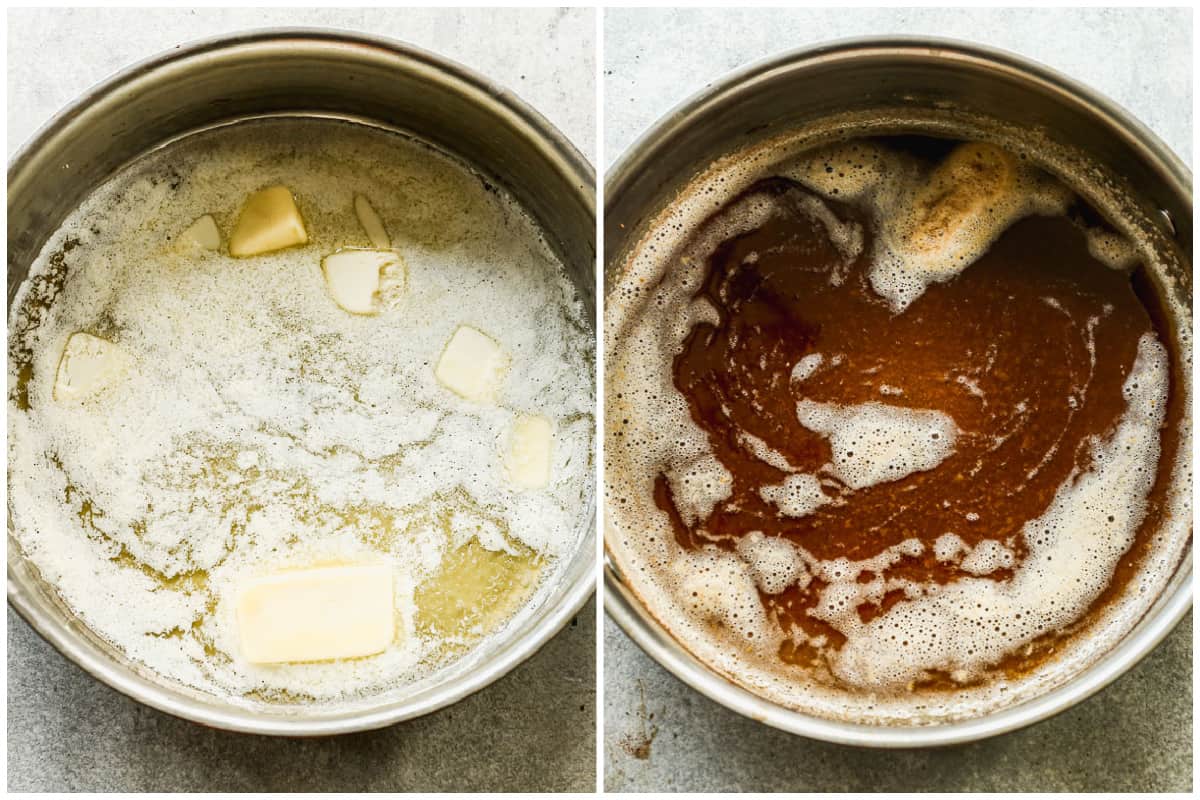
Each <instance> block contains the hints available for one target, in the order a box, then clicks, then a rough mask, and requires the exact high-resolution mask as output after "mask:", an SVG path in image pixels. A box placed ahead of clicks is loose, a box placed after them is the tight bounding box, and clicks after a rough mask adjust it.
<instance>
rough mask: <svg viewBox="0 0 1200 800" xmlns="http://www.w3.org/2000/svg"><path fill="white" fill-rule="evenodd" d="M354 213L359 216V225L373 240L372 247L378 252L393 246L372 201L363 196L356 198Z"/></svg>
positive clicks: (356, 196)
mask: <svg viewBox="0 0 1200 800" xmlns="http://www.w3.org/2000/svg"><path fill="white" fill-rule="evenodd" d="M354 213H355V214H356V215H357V216H358V224H359V225H362V228H363V231H364V232H365V233H366V234H367V238H368V239H370V240H371V246H372V247H374V248H375V249H376V250H387V249H389V248H390V247H391V246H392V240H391V239H390V238H389V237H388V232H387V229H386V228H384V227H383V220H381V219H380V218H379V215H378V214H376V213H375V209H374V208H373V207H372V206H371V201H369V200H367V198H365V197H363V196H362V195H361V194H358V195H355V196H354Z"/></svg>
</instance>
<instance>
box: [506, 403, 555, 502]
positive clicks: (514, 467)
mask: <svg viewBox="0 0 1200 800" xmlns="http://www.w3.org/2000/svg"><path fill="white" fill-rule="evenodd" d="M553 446H554V434H553V431H552V430H551V427H550V420H548V419H546V418H545V417H539V416H536V415H532V414H522V415H521V416H519V417H517V418H516V420H515V421H514V422H513V426H512V430H510V431H509V435H508V450H507V452H506V453H505V454H504V473H505V475H506V476H507V477H508V480H509V482H510V483H512V484H513V485H514V486H517V487H518V488H521V489H541V488H542V487H543V486H545V485H546V484H548V483H549V482H550V453H551V450H552V449H553Z"/></svg>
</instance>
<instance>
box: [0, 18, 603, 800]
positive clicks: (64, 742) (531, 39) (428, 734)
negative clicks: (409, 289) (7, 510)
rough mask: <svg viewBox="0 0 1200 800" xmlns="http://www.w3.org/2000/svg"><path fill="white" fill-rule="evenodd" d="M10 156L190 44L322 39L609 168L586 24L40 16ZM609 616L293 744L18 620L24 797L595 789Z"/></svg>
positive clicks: (17, 748)
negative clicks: (461, 88) (382, 53)
mask: <svg viewBox="0 0 1200 800" xmlns="http://www.w3.org/2000/svg"><path fill="white" fill-rule="evenodd" d="M8 22H9V25H8V100H9V103H8V108H9V115H8V142H9V155H10V156H11V154H12V153H13V152H15V151H16V149H17V148H18V147H19V146H20V145H21V144H22V143H24V142H25V141H26V140H27V139H28V138H29V137H30V136H31V135H32V134H33V132H34V131H35V130H37V128H38V127H40V126H41V125H42V124H43V123H45V122H46V121H47V120H48V119H49V118H50V116H51V115H53V114H54V113H55V112H57V111H58V110H59V109H60V108H62V107H63V106H64V105H66V104H67V103H69V102H71V101H72V100H73V99H74V98H75V97H77V96H79V95H80V94H81V93H82V92H83V91H84V90H86V89H87V88H88V87H89V86H91V85H93V84H95V83H97V82H99V81H100V80H102V79H103V78H105V77H107V76H108V75H110V74H112V73H113V72H116V71H117V70H119V69H121V68H123V67H125V66H127V65H128V64H131V63H134V62H135V61H138V60H141V59H144V58H147V57H149V56H152V55H155V54H157V53H158V52H160V51H163V50H167V49H169V48H172V47H174V46H176V45H178V44H181V43H183V42H187V41H190V40H194V39H199V38H204V37H208V36H213V35H216V34H218V33H223V32H231V31H236V30H244V29H248V28H261V27H277V26H316V27H332V28H342V29H351V30H357V31H361V32H365V33H371V34H375V35H379V36H386V37H391V38H395V39H402V40H405V41H408V42H411V43H413V44H416V45H418V46H420V47H425V48H428V49H430V50H433V51H436V52H438V53H440V54H442V55H445V56H448V57H450V58H453V59H455V60H457V61H460V62H462V63H464V64H466V65H468V66H470V67H472V68H474V69H476V70H478V71H479V72H481V73H483V74H484V75H487V76H488V77H490V78H492V79H493V80H495V81H497V82H499V83H500V84H502V85H504V86H506V87H508V88H509V89H511V90H513V91H515V92H516V93H517V94H518V95H520V96H521V97H522V98H523V99H525V100H526V101H528V102H529V103H530V104H531V105H533V107H534V108H536V109H538V110H539V111H540V112H541V113H543V114H544V115H546V116H547V117H548V118H549V119H550V121H551V122H552V123H554V124H555V125H556V126H557V127H558V128H559V129H560V130H562V131H563V132H564V133H566V134H567V136H568V137H569V138H571V139H572V140H573V141H574V142H575V143H576V145H577V146H578V147H579V148H580V150H581V151H582V152H583V153H584V154H585V155H586V156H587V157H588V158H594V149H595V94H594V84H595V62H596V56H595V17H594V13H593V12H592V11H590V10H586V9H582V10H581V9H521V10H511V9H507V10H506V9H476V10H452V9H446V10H441V9H428V8H426V9H407V10H401V9H361V10H360V9H282V8H281V9H215V8H214V9H174V10H164V9H133V10H129V9H125V10H118V9H41V10H22V11H10V12H9V16H8ZM595 637H596V625H595V604H594V602H589V603H588V605H587V606H586V607H585V608H584V609H583V610H582V611H580V613H579V615H578V616H577V617H576V619H575V621H574V622H572V623H571V625H570V626H569V627H568V628H566V629H565V630H564V631H563V632H562V633H560V634H559V635H558V636H557V637H555V638H554V639H553V640H552V641H551V642H549V643H548V644H547V645H546V646H545V647H544V648H543V649H542V650H541V651H540V652H538V653H537V654H536V655H534V656H533V657H532V658H531V659H529V660H528V661H527V662H525V663H524V664H522V665H521V666H519V667H518V668H517V669H515V670H514V671H513V672H512V673H510V674H509V675H508V676H506V677H504V678H502V679H501V680H499V681H497V682H496V683H495V684H493V685H492V686H490V687H488V688H486V689H484V690H483V691H481V692H478V693H477V694H475V695H473V696H471V697H469V698H467V699H465V700H463V701H462V702H460V703H457V704H455V705H454V706H451V707H450V708H447V709H444V710H442V711H440V712H438V713H436V714H433V715H430V716H428V717H424V718H421V719H418V720H414V721H411V722H407V723H403V724H400V725H396V726H394V727H391V728H388V729H384V730H381V731H375V732H370V733H362V734H356V735H352V736H342V737H336V738H327V739H319V740H307V741H301V740H288V739H281V738H269V737H260V736H248V735H242V734H230V733H224V732H221V731H215V730H210V729H207V728H203V727H200V726H198V725H194V724H192V723H189V722H184V721H182V720H178V719H175V718H173V717H170V716H167V715H165V714H162V713H159V712H157V711H153V710H151V709H149V708H145V707H143V706H141V705H139V704H137V703H135V702H133V701H132V700H129V699H127V698H125V697H124V696H122V695H120V694H118V693H116V692H114V691H112V690H111V689H109V688H107V687H106V686H103V685H101V684H99V683H97V682H96V681H94V680H93V679H92V678H90V677H89V676H87V675H86V674H84V673H83V672H82V671H81V670H79V669H78V668H76V667H75V666H74V665H72V664H70V663H69V662H67V661H66V660H65V659H64V658H62V656H60V655H59V654H58V653H57V652H55V651H54V650H53V649H52V648H50V647H49V646H48V645H47V644H46V643H45V642H43V641H42V640H41V639H40V638H39V637H38V636H37V635H36V634H35V633H33V631H31V630H30V629H29V628H28V626H26V625H25V623H24V622H23V621H22V620H21V619H20V617H18V616H17V615H16V614H15V613H13V612H12V611H11V609H10V610H9V613H8V637H7V638H8V788H9V789H10V790H14V791H48V790H59V791H79V790H91V791H164V792H166V791H345V792H351V791H371V790H388V791H405V790H407V791H425V792H432V791H452V790H457V791H472V790H475V791H501V790H503V791H538V790H541V791H562V790H573V791H590V790H592V789H593V788H594V787H595V782H596V757H595V741H596V736H595V713H596V712H595V701H596V689H595Z"/></svg>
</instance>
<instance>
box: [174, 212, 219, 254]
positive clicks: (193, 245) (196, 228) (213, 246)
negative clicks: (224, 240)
mask: <svg viewBox="0 0 1200 800" xmlns="http://www.w3.org/2000/svg"><path fill="white" fill-rule="evenodd" d="M178 242H179V246H180V247H181V248H182V249H185V250H219V249H220V248H221V232H220V231H219V230H217V222H216V220H214V219H213V218H212V214H205V215H204V216H203V217H201V218H200V219H198V220H196V221H195V222H193V223H192V224H191V225H189V226H188V227H187V228H185V229H184V231H183V233H181V234H179V239H178Z"/></svg>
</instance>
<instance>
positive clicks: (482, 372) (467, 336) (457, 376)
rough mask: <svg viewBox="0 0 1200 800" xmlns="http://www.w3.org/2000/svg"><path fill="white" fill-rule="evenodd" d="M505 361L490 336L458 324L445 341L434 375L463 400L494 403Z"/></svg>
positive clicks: (502, 378)
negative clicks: (447, 340) (456, 328)
mask: <svg viewBox="0 0 1200 800" xmlns="http://www.w3.org/2000/svg"><path fill="white" fill-rule="evenodd" d="M509 362H510V359H509V357H508V354H507V353H505V352H504V351H503V350H501V349H500V345H498V344H496V342H495V340H494V339H492V337H490V336H488V335H487V334H485V333H482V332H480V331H478V330H476V329H475V328H472V327H470V326H469V325H460V326H459V328H458V330H456V331H455V332H454V335H453V336H451V337H450V341H449V342H447V343H446V349H445V350H443V351H442V357H441V358H439V359H438V363H437V367H436V369H435V370H434V376H435V377H436V378H437V379H438V383H440V384H442V386H445V387H446V388H447V389H449V390H450V391H452V392H454V393H455V394H457V395H458V396H459V397H462V398H463V399H465V400H470V401H471V402H472V403H490V404H494V403H495V402H496V393H497V392H498V391H499V389H500V384H501V383H502V382H503V381H504V374H505V373H506V372H507V371H508V365H509Z"/></svg>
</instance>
